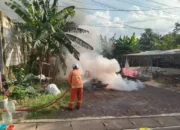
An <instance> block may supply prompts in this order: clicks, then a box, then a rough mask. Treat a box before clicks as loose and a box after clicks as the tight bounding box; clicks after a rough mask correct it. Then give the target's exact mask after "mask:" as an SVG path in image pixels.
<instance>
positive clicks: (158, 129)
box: [124, 126, 180, 130]
mask: <svg viewBox="0 0 180 130" xmlns="http://www.w3.org/2000/svg"><path fill="white" fill-rule="evenodd" d="M176 128H178V129H180V126H170V127H156V128H151V130H162V129H163V130H166V129H167V130H170V129H176ZM124 130H138V129H124Z"/></svg>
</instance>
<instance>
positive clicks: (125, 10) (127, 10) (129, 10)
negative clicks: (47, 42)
mask: <svg viewBox="0 0 180 130" xmlns="http://www.w3.org/2000/svg"><path fill="white" fill-rule="evenodd" d="M59 7H66V6H59ZM175 8H179V9H180V7H173V8H162V9H150V10H131V9H99V8H81V7H76V9H81V10H100V11H107V10H108V11H120V12H121V11H122V12H123V11H124V12H137V11H152V10H157V11H158V10H172V9H175Z"/></svg>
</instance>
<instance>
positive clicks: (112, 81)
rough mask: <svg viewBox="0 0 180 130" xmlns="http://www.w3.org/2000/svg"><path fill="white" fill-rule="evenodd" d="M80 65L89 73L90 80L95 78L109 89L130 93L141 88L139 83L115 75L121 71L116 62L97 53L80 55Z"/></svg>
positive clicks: (141, 85)
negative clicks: (107, 85)
mask: <svg viewBox="0 0 180 130" xmlns="http://www.w3.org/2000/svg"><path fill="white" fill-rule="evenodd" d="M80 65H81V66H82V69H83V70H87V71H89V72H90V76H91V78H96V79H98V80H100V81H101V82H102V83H104V84H109V88H110V89H115V90H121V91H132V90H138V89H139V88H142V87H143V84H142V83H141V82H140V81H137V82H134V81H131V80H127V79H123V78H122V77H121V75H117V74H116V72H119V71H120V69H121V68H120V66H119V63H118V62H117V60H115V59H111V60H109V59H107V58H104V57H103V56H101V55H99V54H98V53H95V52H90V53H89V52H88V53H82V54H81V57H80ZM85 80H86V79H85Z"/></svg>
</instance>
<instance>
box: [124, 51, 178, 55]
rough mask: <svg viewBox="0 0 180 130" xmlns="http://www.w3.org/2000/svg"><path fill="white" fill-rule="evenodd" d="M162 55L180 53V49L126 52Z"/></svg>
mask: <svg viewBox="0 0 180 130" xmlns="http://www.w3.org/2000/svg"><path fill="white" fill-rule="evenodd" d="M160 55H180V49H173V50H165V51H160V50H154V51H145V52H140V53H134V54H126V55H124V56H160Z"/></svg>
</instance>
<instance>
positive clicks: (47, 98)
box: [23, 82, 69, 119]
mask: <svg viewBox="0 0 180 130" xmlns="http://www.w3.org/2000/svg"><path fill="white" fill-rule="evenodd" d="M57 86H58V88H59V89H60V91H61V94H62V93H64V91H65V90H66V89H67V88H68V83H66V82H65V83H62V84H59V85H57ZM61 94H59V95H57V96H54V95H51V94H42V95H39V96H37V97H36V98H34V99H25V102H24V104H23V106H26V107H29V108H39V107H42V106H44V105H47V104H49V103H51V102H53V101H55V100H56V99H57V98H58V97H59V96H60V95H61ZM68 100H69V93H67V94H66V95H65V96H64V97H63V98H62V99H61V100H60V101H59V102H57V103H56V104H54V105H53V106H51V107H48V108H45V109H43V110H39V111H35V112H29V115H28V119H47V118H52V119H53V118H57V115H58V114H57V113H58V111H59V109H60V107H62V106H63V107H64V106H66V105H67V103H68Z"/></svg>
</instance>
